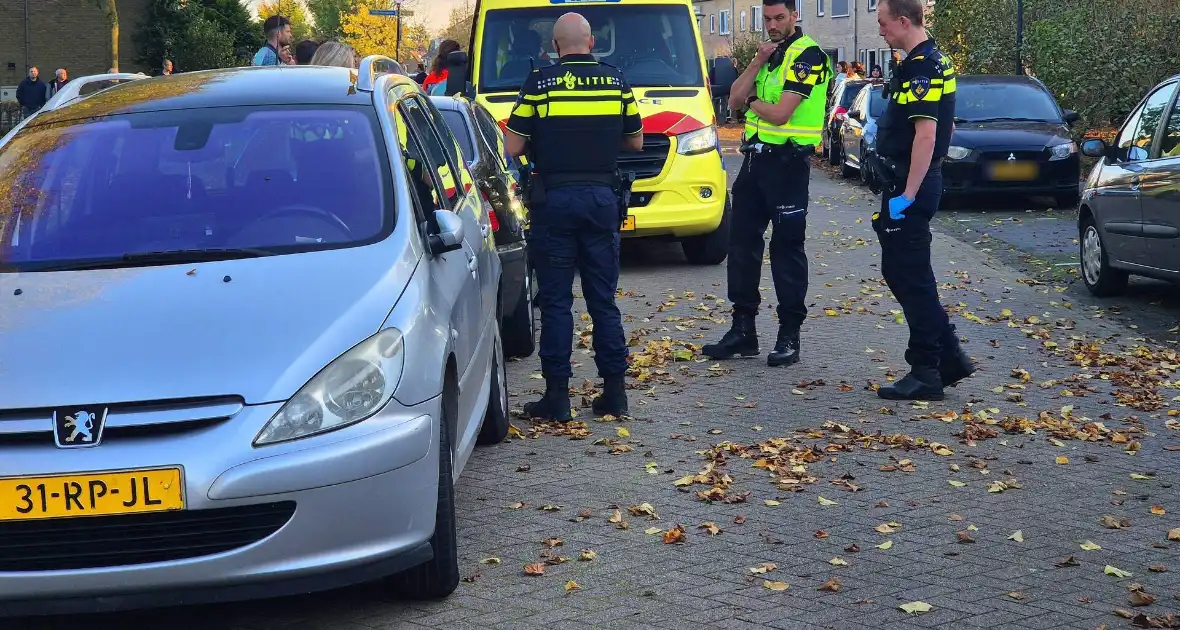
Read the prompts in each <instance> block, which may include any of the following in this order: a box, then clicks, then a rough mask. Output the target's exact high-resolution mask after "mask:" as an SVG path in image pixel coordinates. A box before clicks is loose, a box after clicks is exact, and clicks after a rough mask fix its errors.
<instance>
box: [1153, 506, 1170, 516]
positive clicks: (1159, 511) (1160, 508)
mask: <svg viewBox="0 0 1180 630" xmlns="http://www.w3.org/2000/svg"><path fill="white" fill-rule="evenodd" d="M1151 513H1152V514H1155V515H1156V516H1163V515H1164V514H1167V513H1168V512H1167V510H1165V509H1164V506H1162V505H1153V506H1151Z"/></svg>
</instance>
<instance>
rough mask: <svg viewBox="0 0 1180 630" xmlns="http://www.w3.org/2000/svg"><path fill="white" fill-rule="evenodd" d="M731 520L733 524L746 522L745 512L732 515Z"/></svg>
mask: <svg viewBox="0 0 1180 630" xmlns="http://www.w3.org/2000/svg"><path fill="white" fill-rule="evenodd" d="M733 522H734V524H735V525H741V524H742V523H745V522H746V515H745V514H738V515H737V516H735V517H733Z"/></svg>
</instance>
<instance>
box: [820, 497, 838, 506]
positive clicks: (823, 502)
mask: <svg viewBox="0 0 1180 630" xmlns="http://www.w3.org/2000/svg"><path fill="white" fill-rule="evenodd" d="M819 504H820V505H838V503H837V502H835V501H833V500H831V499H825V498H823V497H822V496H821V497H819Z"/></svg>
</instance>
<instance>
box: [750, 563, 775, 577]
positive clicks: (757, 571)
mask: <svg viewBox="0 0 1180 630" xmlns="http://www.w3.org/2000/svg"><path fill="white" fill-rule="evenodd" d="M777 568H778V565H776V564H775V563H773V562H763V563H762V564H760V565H758V566H756V567H750V573H753V574H754V575H762V574H763V573H769V572H771V571H773V570H775V569H777Z"/></svg>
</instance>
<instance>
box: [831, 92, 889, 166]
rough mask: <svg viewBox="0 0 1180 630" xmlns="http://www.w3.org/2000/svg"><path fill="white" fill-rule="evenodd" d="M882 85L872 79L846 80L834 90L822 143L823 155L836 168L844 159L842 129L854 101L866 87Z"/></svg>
mask: <svg viewBox="0 0 1180 630" xmlns="http://www.w3.org/2000/svg"><path fill="white" fill-rule="evenodd" d="M874 83H880V81H879V80H871V79H845V80H844V81H843V82H841V83H840V85H838V86H836V88H835V89H833V90H832V98H831V100H830V101H828V121H827V124H825V125H824V130H823V135H822V138H823V140H822V141H821V143H820V146H821V149H820V151H821V153H822V154H823V155H825V156H827V158H828V164H831V165H832V166H836V165H837V164H839V163H840V158H841V157H843V148H844V140H843V139H842V138H841V134H840V127H841V125H843V124H844V119H846V118H848V110H849V109H850V108H851V107H852V101H853V99H855V98H856V95H857V94H860V91H861V90H863V89H864V87H865V86H866V85H871V84H874Z"/></svg>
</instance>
